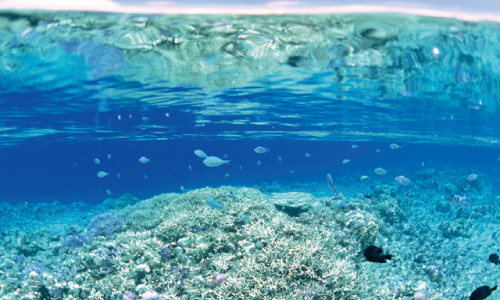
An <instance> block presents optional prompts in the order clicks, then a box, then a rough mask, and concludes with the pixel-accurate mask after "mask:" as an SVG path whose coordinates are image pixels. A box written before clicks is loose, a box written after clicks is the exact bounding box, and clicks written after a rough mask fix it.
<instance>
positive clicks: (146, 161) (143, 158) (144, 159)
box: [139, 156, 151, 164]
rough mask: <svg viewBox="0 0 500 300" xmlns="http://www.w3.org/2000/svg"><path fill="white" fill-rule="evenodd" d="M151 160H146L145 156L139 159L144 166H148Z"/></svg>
mask: <svg viewBox="0 0 500 300" xmlns="http://www.w3.org/2000/svg"><path fill="white" fill-rule="evenodd" d="M150 160H151V159H149V158H146V157H144V156H141V158H139V162H141V163H143V164H147V163H148V162H149V161H150Z"/></svg>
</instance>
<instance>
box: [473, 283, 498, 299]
mask: <svg viewBox="0 0 500 300" xmlns="http://www.w3.org/2000/svg"><path fill="white" fill-rule="evenodd" d="M496 289H497V286H496V285H495V286H494V287H492V288H491V289H490V287H489V286H487V285H485V286H482V287H478V288H477V289H475V290H474V292H472V294H471V295H470V297H469V300H483V299H486V298H488V296H489V295H491V292H493V291H494V290H496Z"/></svg>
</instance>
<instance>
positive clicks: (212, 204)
mask: <svg viewBox="0 0 500 300" xmlns="http://www.w3.org/2000/svg"><path fill="white" fill-rule="evenodd" d="M203 202H205V204H206V205H208V206H210V207H213V208H216V209H222V210H226V209H227V208H225V207H224V206H222V205H220V204H219V202H217V200H215V199H205V200H203Z"/></svg>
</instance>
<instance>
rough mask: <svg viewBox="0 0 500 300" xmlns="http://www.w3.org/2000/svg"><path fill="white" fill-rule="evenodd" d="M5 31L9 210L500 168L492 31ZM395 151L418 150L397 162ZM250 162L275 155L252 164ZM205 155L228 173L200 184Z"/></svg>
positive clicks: (50, 25)
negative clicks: (101, 174)
mask: <svg viewBox="0 0 500 300" xmlns="http://www.w3.org/2000/svg"><path fill="white" fill-rule="evenodd" d="M1 20H2V22H3V23H2V24H3V27H2V29H1V30H2V32H3V34H2V35H1V44H2V52H1V62H2V66H3V67H2V68H0V76H1V78H2V80H0V86H1V92H0V98H1V101H0V106H1V110H2V114H1V116H0V124H1V126H2V128H1V134H0V143H1V144H2V145H3V147H2V148H1V150H0V151H1V153H0V154H1V156H0V157H2V160H0V167H1V169H2V170H4V171H3V172H2V173H1V174H0V176H1V178H0V182H2V185H3V188H2V189H0V193H1V194H0V195H1V198H2V199H4V201H8V202H24V201H28V200H29V201H35V202H36V201H41V200H49V199H50V200H56V199H57V200H58V201H65V202H66V201H73V200H76V199H79V200H82V201H88V202H92V203H96V202H99V201H102V198H103V197H106V196H107V195H106V194H105V193H104V192H105V190H106V189H109V190H110V191H112V192H115V193H118V194H120V193H123V192H126V191H129V192H132V193H134V194H137V195H140V196H150V195H153V194H155V193H157V192H160V191H178V190H179V187H180V186H181V185H182V186H184V187H186V188H195V187H200V186H204V185H211V186H218V185H221V184H246V183H252V184H253V183H258V182H259V181H274V180H278V181H288V182H293V181H297V182H304V181H308V179H311V178H317V177H321V176H323V174H324V173H327V172H335V173H337V174H339V175H341V174H343V172H349V171H354V170H356V171H359V172H361V171H364V172H369V171H370V170H372V169H373V167H376V166H379V165H380V166H386V165H387V164H388V163H389V162H388V161H387V160H388V159H389V160H390V163H393V164H400V165H402V166H404V165H412V164H417V163H418V164H420V163H421V162H430V161H432V164H445V163H450V164H456V165H457V166H466V165H467V164H469V165H470V164H478V165H482V164H484V166H489V163H495V161H496V160H497V158H498V157H496V156H497V155H498V154H499V153H498V151H497V149H498V144H499V138H500V137H499V135H500V123H499V122H498V119H497V116H498V112H497V103H498V100H497V95H498V86H499V83H498V82H499V73H498V68H499V65H500V62H499V61H498V58H497V57H498V53H499V50H500V49H499V47H498V43H497V41H498V37H499V34H498V25H497V24H494V23H477V24H474V23H470V22H463V21H458V20H450V19H436V18H426V17H416V16H405V15H362V14H361V15H359V14H358V15H326V16H323V15H320V16H261V17H252V16H244V17H241V18H238V17H235V16H161V15H157V16H156V15H143V16H135V15H114V14H83V13H64V12H61V13H57V14H52V13H22V12H19V13H17V12H16V13H14V12H13V13H7V12H4V13H3V14H2V16H1ZM436 51H438V52H436ZM337 142H338V143H337ZM384 143H385V144H384ZM390 143H402V144H405V145H406V144H408V145H409V146H408V147H405V149H404V152H403V151H400V152H398V153H397V154H395V152H390V150H388V148H387V145H388V144H390ZM350 144H360V145H362V146H361V147H360V148H359V149H357V150H354V151H353V150H352V149H350V148H349V145H350ZM258 145H263V146H267V147H268V148H270V149H271V152H270V153H268V154H265V155H258V154H256V153H254V152H253V148H254V147H255V146H258ZM376 148H380V149H383V151H382V152H381V153H380V154H375V152H374V149H376ZM195 149H203V150H205V151H208V152H210V153H212V154H213V155H216V156H222V155H224V154H226V155H228V156H229V159H230V160H231V164H230V165H228V166H222V167H218V168H214V169H211V168H207V167H205V166H204V165H203V164H201V161H200V159H199V158H197V157H196V156H194V154H193V151H194V150H195ZM431 149H432V150H431ZM434 149H436V150H434ZM435 151H436V152H435ZM451 151H453V152H454V153H456V155H453V156H449V155H448V154H449V153H450V152H451ZM306 152H308V153H310V154H311V157H310V158H309V159H306V158H305V157H304V153H306ZM107 154H111V155H112V159H111V160H107V158H106V156H107ZM393 155H396V156H393ZM141 156H146V157H151V159H152V161H151V163H149V164H147V165H142V164H140V163H139V162H138V158H139V157H141ZM278 156H282V157H283V161H282V162H279V161H278V160H277V157H278ZM94 158H99V159H100V160H101V162H102V164H101V165H96V164H94V163H93V160H94ZM344 158H350V159H352V162H351V163H350V164H349V166H343V165H342V164H341V161H342V160H343V159H344ZM258 160H261V161H262V162H263V164H262V165H261V166H257V165H256V162H257V161H258ZM188 166H192V170H191V171H189V169H188ZM239 166H242V167H243V169H242V170H239V168H238V167H239ZM429 166H430V165H429ZM7 170H8V171H7ZM99 170H103V171H106V172H108V173H110V174H111V176H109V177H108V178H104V179H100V178H97V177H96V176H95V174H96V173H97V172H98V171H99ZM290 170H294V171H295V173H294V174H293V175H292V176H291V174H289V171H290ZM117 173H120V175H121V178H120V179H118V178H116V174H117ZM226 173H228V174H230V176H229V177H225V176H224V175H225V174H226ZM144 175H147V176H148V178H147V180H144ZM28 186H29V188H28Z"/></svg>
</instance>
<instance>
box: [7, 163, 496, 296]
mask: <svg viewBox="0 0 500 300" xmlns="http://www.w3.org/2000/svg"><path fill="white" fill-rule="evenodd" d="M406 171H407V173H408V174H410V175H409V176H407V177H408V178H410V179H411V180H412V184H410V185H406V186H403V185H400V184H398V183H397V182H396V181H394V176H389V175H386V176H379V177H377V178H371V179H368V180H363V181H360V179H359V176H358V175H351V176H344V177H341V178H336V179H335V181H336V186H337V188H338V189H339V190H340V191H341V193H342V194H336V195H334V193H333V192H331V191H329V190H328V187H327V185H326V182H312V183H304V184H295V185H291V186H280V185H279V182H275V183H273V184H263V185H261V186H256V187H251V188H250V187H230V186H222V187H219V188H202V189H196V190H191V191H188V192H185V193H182V194H178V193H169V194H162V195H158V196H155V197H153V198H151V199H147V200H138V199H136V198H134V197H132V196H131V195H128V194H125V195H123V196H121V197H119V198H117V199H107V200H106V201H104V202H103V203H102V204H100V205H98V206H92V205H88V204H85V203H73V204H70V205H63V204H60V203H58V202H54V203H38V204H29V203H23V204H17V205H10V204H7V203H0V211H1V212H2V214H1V217H0V218H1V224H2V225H1V227H0V254H1V255H0V288H1V291H0V299H120V300H121V299H127V300H130V299H404V300H409V299H417V300H422V299H468V298H469V295H470V293H471V292H472V291H473V290H474V289H475V288H476V287H479V286H483V285H490V286H493V285H496V284H497V280H498V278H500V266H498V265H495V264H493V263H491V262H490V261H489V260H488V256H489V255H490V254H491V253H498V252H499V249H498V248H499V247H498V243H499V239H500V232H499V231H500V227H499V226H498V224H499V223H500V210H499V205H500V202H499V198H500V197H499V195H500V190H499V189H500V184H499V182H498V180H497V179H495V177H492V176H491V174H490V176H488V174H486V173H481V172H479V171H476V172H475V173H476V174H478V177H477V179H475V180H472V181H469V180H467V179H466V178H467V175H468V174H469V173H470V172H471V171H470V170H448V169H446V170H435V169H421V170H418V171H417V170H414V171H411V173H410V171H408V170H406ZM207 199H214V200H216V201H217V202H218V203H219V204H220V205H221V206H223V208H224V209H219V208H216V207H213V205H207V204H206V202H205V201H204V200H207ZM372 244H373V245H376V246H379V247H381V248H383V249H384V251H385V253H390V254H392V255H393V259H392V260H391V261H389V262H388V263H386V264H378V263H372V262H368V261H366V259H365V258H364V257H363V255H362V252H363V249H364V248H365V247H367V246H368V245H372ZM497 298H498V299H500V295H495V292H494V293H493V295H492V296H490V298H489V299H492V300H494V299H497ZM489 299H488V300H489Z"/></svg>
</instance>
